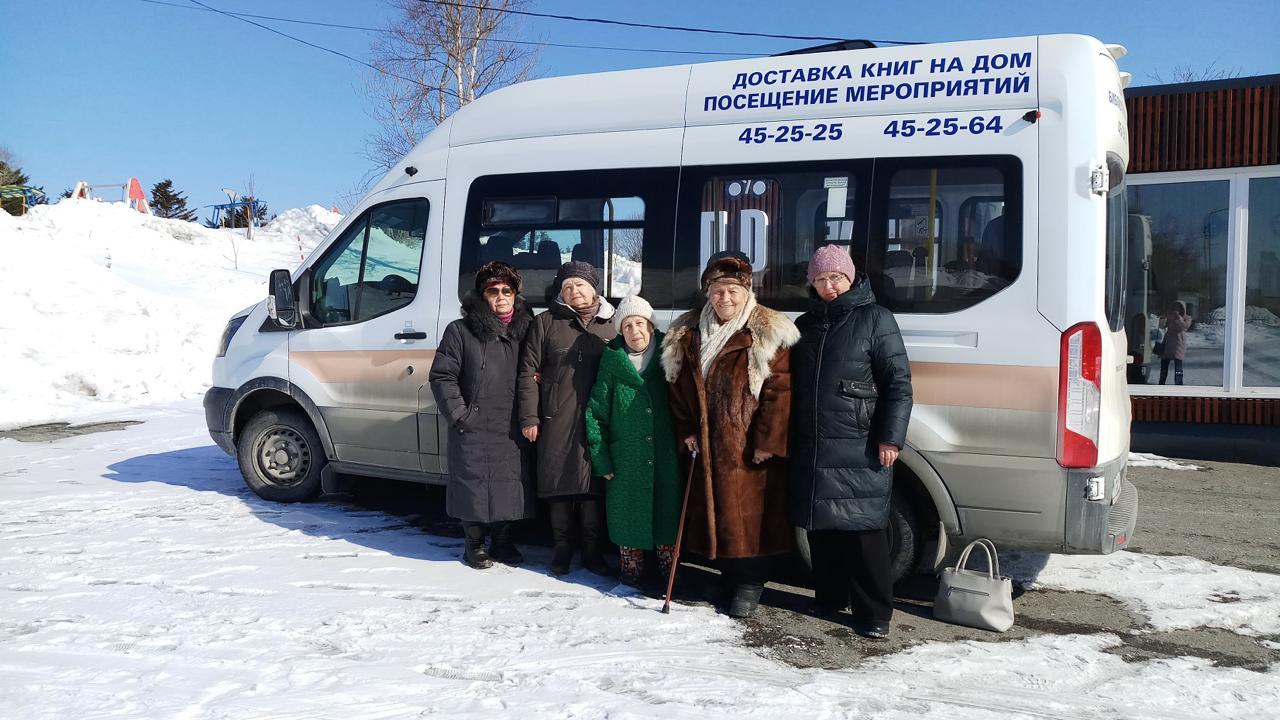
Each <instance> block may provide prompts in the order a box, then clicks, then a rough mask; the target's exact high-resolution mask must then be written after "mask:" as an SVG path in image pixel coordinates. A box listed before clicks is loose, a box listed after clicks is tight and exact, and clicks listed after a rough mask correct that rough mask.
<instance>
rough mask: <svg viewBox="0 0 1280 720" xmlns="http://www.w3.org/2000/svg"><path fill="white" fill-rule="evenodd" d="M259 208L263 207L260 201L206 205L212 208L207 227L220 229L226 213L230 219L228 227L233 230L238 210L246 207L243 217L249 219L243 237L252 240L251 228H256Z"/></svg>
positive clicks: (235, 201)
mask: <svg viewBox="0 0 1280 720" xmlns="http://www.w3.org/2000/svg"><path fill="white" fill-rule="evenodd" d="M259 206H265V203H263V202H262V201H261V200H256V199H254V200H233V201H231V202H224V203H218V204H217V205H206V206H205V207H208V208H212V210H213V214H212V215H210V216H209V225H210V226H211V227H222V215H223V213H227V214H228V217H230V219H231V225H230V227H231V228H232V229H233V230H234V229H235V227H236V217H237V216H238V215H239V214H240V213H239V210H240V208H244V207H247V208H248V210H247V211H246V212H245V215H246V216H248V218H249V225H248V227H246V228H245V237H247V238H249V239H251V240H252V239H253V228H255V227H257V226H258V209H259Z"/></svg>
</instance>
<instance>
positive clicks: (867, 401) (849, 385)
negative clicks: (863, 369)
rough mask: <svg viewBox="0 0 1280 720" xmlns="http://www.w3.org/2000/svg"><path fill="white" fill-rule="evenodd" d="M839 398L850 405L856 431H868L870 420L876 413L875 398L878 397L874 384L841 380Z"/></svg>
mask: <svg viewBox="0 0 1280 720" xmlns="http://www.w3.org/2000/svg"><path fill="white" fill-rule="evenodd" d="M840 396H841V397H844V398H847V399H848V400H849V401H850V402H851V403H852V405H853V410H854V413H855V417H856V422H857V425H858V429H859V430H862V431H864V432H868V431H870V430H871V418H872V417H874V416H875V413H876V398H878V397H879V396H880V392H879V390H877V389H876V384H875V383H873V382H866V381H863V380H841V381H840Z"/></svg>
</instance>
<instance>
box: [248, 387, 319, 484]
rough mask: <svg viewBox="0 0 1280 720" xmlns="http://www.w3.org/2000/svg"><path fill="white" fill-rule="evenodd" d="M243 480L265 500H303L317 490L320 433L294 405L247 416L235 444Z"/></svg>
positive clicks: (268, 409)
mask: <svg viewBox="0 0 1280 720" xmlns="http://www.w3.org/2000/svg"><path fill="white" fill-rule="evenodd" d="M236 457H237V459H238V460H239V461H240V474H241V475H244V481H245V484H246V485H248V486H249V489H250V490H253V491H254V492H255V493H257V494H258V497H260V498H262V499H264V500H274V501H276V502H302V501H305V500H311V499H313V498H315V497H317V496H318V495H319V494H320V471H321V470H323V469H324V466H325V464H327V463H328V462H329V459H328V458H327V457H325V454H324V448H323V446H321V444H320V436H319V435H318V434H316V430H315V428H314V427H312V425H311V421H310V420H308V419H307V416H306V415H304V414H303V413H302V411H301V410H298V409H297V408H289V407H273V408H267V409H265V410H263V411H261V412H259V413H258V414H257V415H254V416H253V417H252V418H250V419H249V422H248V423H247V424H246V425H245V427H244V430H243V431H241V433H240V437H239V440H238V442H237V445H236Z"/></svg>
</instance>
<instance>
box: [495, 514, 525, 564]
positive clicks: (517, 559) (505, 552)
mask: <svg viewBox="0 0 1280 720" xmlns="http://www.w3.org/2000/svg"><path fill="white" fill-rule="evenodd" d="M489 555H490V556H492V557H493V559H494V560H497V561H498V562H500V563H502V564H503V565H519V564H520V563H522V562H524V555H521V554H520V550H519V549H518V548H517V547H516V546H515V543H513V542H511V523H509V522H496V523H489Z"/></svg>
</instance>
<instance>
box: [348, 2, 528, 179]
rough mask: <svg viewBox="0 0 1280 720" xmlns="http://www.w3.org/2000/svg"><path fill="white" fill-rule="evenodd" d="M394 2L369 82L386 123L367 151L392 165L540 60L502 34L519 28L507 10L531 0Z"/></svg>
mask: <svg viewBox="0 0 1280 720" xmlns="http://www.w3.org/2000/svg"><path fill="white" fill-rule="evenodd" d="M390 1H391V4H392V6H393V7H394V8H395V9H396V10H397V11H398V13H397V15H396V17H395V19H394V20H392V21H391V24H390V25H389V26H388V27H387V28H386V30H387V31H386V33H384V34H382V35H380V36H379V37H378V38H377V39H376V40H375V41H374V43H373V48H372V52H371V55H372V64H373V65H374V66H375V67H376V68H377V69H378V72H376V73H373V74H372V75H371V76H370V77H369V78H368V80H367V82H366V86H365V93H366V95H367V96H368V97H369V99H370V100H372V102H373V108H372V115H373V118H374V120H375V121H376V122H377V123H378V124H379V125H380V126H381V129H380V131H379V132H377V133H375V134H373V135H371V136H370V137H369V138H368V140H367V143H366V149H365V153H366V155H367V156H368V158H369V159H370V160H371V161H373V162H374V163H377V165H378V166H379V167H382V168H386V169H390V168H391V167H392V166H393V165H394V164H395V163H396V161H398V160H399V159H400V158H401V157H404V155H405V154H406V153H408V152H409V150H410V149H412V148H413V146H414V145H416V144H417V143H418V141H419V140H421V139H422V137H423V136H424V135H426V133H427V132H428V131H430V130H431V128H433V127H435V126H436V125H438V124H440V123H442V122H444V120H445V118H447V117H449V116H450V115H452V114H453V113H454V112H456V111H457V110H458V108H461V107H462V106H463V105H466V104H467V103H469V102H471V101H472V100H475V99H476V98H477V97H480V96H481V95H483V94H485V93H486V92H489V91H490V90H496V89H498V88H500V87H503V86H505V85H510V84H512V83H516V82H520V81H522V80H526V79H528V78H529V77H530V75H531V74H532V72H533V68H534V65H535V64H536V63H537V60H538V53H537V51H535V50H532V49H530V48H529V47H528V46H521V45H515V44H512V43H509V42H505V41H504V40H503V39H502V38H503V37H504V36H511V35H514V34H515V33H516V32H517V31H518V29H519V28H518V22H519V21H518V16H515V15H512V14H510V13H509V12H506V11H507V10H518V9H522V8H524V7H526V6H527V5H528V3H527V0H468V2H465V3H462V2H459V3H457V4H454V3H450V2H421V1H420V0H390Z"/></svg>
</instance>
